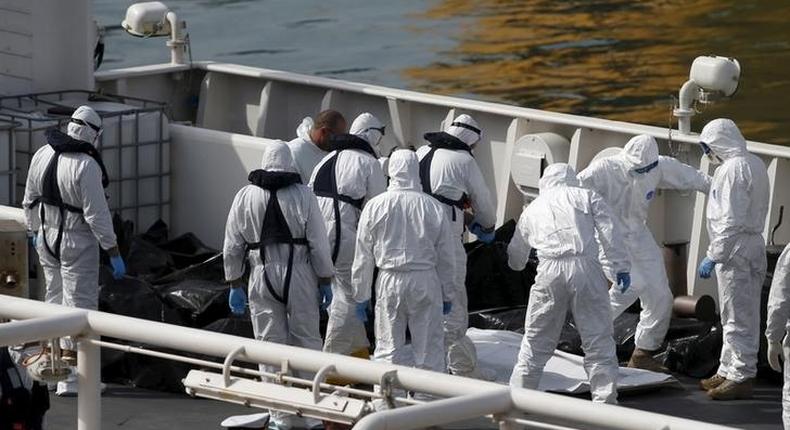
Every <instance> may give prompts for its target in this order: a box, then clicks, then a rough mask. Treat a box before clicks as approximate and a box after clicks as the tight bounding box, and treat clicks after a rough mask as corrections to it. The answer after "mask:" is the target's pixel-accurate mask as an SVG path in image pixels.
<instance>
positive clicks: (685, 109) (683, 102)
mask: <svg viewBox="0 0 790 430" xmlns="http://www.w3.org/2000/svg"><path fill="white" fill-rule="evenodd" d="M698 96H699V85H697V83H696V82H694V81H693V80H691V79H689V80H688V81H686V83H685V84H683V86H682V87H680V94H679V97H678V103H679V106H678V108H677V109H675V110H674V111H673V114H674V115H675V116H676V117H677V119H678V131H680V132H681V133H682V134H691V117H692V116H694V109H693V108H692V104H693V103H694V100H696V99H697V97H698Z"/></svg>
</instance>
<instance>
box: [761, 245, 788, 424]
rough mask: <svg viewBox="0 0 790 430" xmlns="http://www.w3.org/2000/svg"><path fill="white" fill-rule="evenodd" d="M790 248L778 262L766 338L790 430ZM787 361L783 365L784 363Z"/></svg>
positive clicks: (770, 295) (784, 420) (783, 419)
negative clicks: (779, 378)
mask: <svg viewBox="0 0 790 430" xmlns="http://www.w3.org/2000/svg"><path fill="white" fill-rule="evenodd" d="M788 275H790V246H785V249H784V250H783V251H782V255H780V256H779V260H778V261H777V262H776V270H774V275H773V280H772V281H771V292H770V294H769V296H768V320H767V323H766V325H765V338H766V339H767V340H768V364H769V365H770V366H771V369H773V370H775V371H777V372H780V373H781V372H782V368H783V367H784V386H783V387H782V422H783V423H784V428H785V430H790V336H787V333H788V329H790V276H788ZM781 361H784V363H781Z"/></svg>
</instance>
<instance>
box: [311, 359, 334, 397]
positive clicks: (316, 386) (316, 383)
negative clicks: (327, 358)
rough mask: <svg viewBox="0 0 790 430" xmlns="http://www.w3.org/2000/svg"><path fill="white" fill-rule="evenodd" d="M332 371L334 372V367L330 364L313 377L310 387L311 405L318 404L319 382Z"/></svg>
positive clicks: (319, 395) (319, 394)
mask: <svg viewBox="0 0 790 430" xmlns="http://www.w3.org/2000/svg"><path fill="white" fill-rule="evenodd" d="M334 371H335V365H334V364H330V365H329V366H324V367H322V368H321V370H319V371H318V373H316V374H315V377H314V378H313V387H312V388H313V403H316V404H318V401H319V400H320V399H321V382H323V381H324V379H325V378H326V375H328V374H329V373H330V372H334Z"/></svg>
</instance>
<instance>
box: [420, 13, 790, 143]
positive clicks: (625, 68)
mask: <svg viewBox="0 0 790 430" xmlns="http://www.w3.org/2000/svg"><path fill="white" fill-rule="evenodd" d="M787 16H790V2H787V1H786V0H763V1H758V0H751V1H743V0H740V1H739V0H724V1H722V0H699V1H679V0H657V1H642V2H634V1H628V0H621V1H617V0H605V1H594V0H566V1H555V0H532V1H518V0H511V1H508V0H475V1H473V0H444V1H442V2H440V3H439V4H438V5H436V6H435V7H433V8H431V9H430V10H428V11H427V12H425V13H424V14H423V15H422V16H421V18H422V19H425V20H433V21H443V20H455V21H456V22H458V23H459V25H460V26H461V28H460V29H459V31H458V36H457V45H456V46H455V47H454V48H453V49H451V50H449V51H444V52H441V53H440V54H439V58H437V59H436V60H435V61H434V62H433V63H432V64H430V65H429V66H426V67H412V68H408V69H406V70H405V72H404V73H405V75H406V76H407V78H408V79H409V82H410V84H411V86H412V87H416V88H417V89H420V90H425V91H431V92H440V93H444V94H458V95H465V96H473V97H476V98H482V99H488V100H497V101H505V102H510V103H514V104H518V105H521V106H528V107H535V108H542V109H549V110H555V111H562V112H572V113H577V114H582V115H592V116H597V117H604V118H610V119H618V120H625V121H634V122H640V123H647V124H655V125H659V126H666V125H667V121H668V119H669V112H670V104H671V101H670V100H671V96H672V95H674V94H677V90H678V88H679V87H680V85H681V84H682V83H683V81H684V80H685V79H686V78H687V76H688V68H689V66H690V64H691V61H692V60H693V58H694V57H695V56H697V55H701V54H709V53H716V54H718V55H727V56H732V57H736V58H738V59H739V61H740V62H741V65H742V67H743V69H744V70H743V76H742V82H741V87H740V90H739V92H738V94H737V95H736V97H735V98H734V99H733V100H730V101H724V102H721V103H719V104H716V105H713V106H711V107H708V108H707V109H706V111H705V112H703V114H701V115H698V116H697V117H695V118H694V129H695V130H699V128H700V127H701V126H702V124H703V123H704V121H706V120H708V119H711V118H714V117H717V116H729V117H732V118H733V119H735V120H736V121H737V122H738V123H739V124H740V125H741V127H742V129H743V131H744V134H746V136H747V137H748V138H749V139H754V140H761V141H766V142H771V143H779V144H790V124H788V121H787V119H788V112H790V109H788V107H787V103H786V102H785V100H784V98H785V97H786V96H788V95H790V77H789V76H788V73H787V66H788V64H790V25H788V24H787V21H786V17H787Z"/></svg>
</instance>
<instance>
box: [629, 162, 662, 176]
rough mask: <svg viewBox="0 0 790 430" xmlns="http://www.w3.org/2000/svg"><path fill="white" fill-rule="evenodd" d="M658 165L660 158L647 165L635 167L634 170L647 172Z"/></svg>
mask: <svg viewBox="0 0 790 430" xmlns="http://www.w3.org/2000/svg"><path fill="white" fill-rule="evenodd" d="M656 166H658V160H656V161H654V162H652V163H650V164H648V165H647V166H643V167H637V168H636V169H634V172H636V173H647V172H649V171H651V170H653V169H655V168H656Z"/></svg>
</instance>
